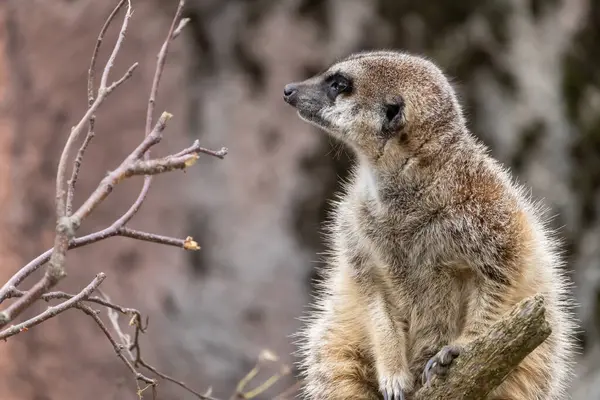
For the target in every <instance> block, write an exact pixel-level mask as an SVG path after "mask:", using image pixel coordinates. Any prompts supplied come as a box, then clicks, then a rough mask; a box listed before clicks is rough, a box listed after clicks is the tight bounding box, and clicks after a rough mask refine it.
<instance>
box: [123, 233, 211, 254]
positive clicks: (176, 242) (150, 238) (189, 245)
mask: <svg viewBox="0 0 600 400" xmlns="http://www.w3.org/2000/svg"><path fill="white" fill-rule="evenodd" d="M118 234H119V235H120V236H124V237H129V238H132V239H137V240H143V241H145V242H152V243H158V244H165V245H167V246H175V247H180V248H182V249H186V250H200V246H198V243H196V242H195V241H194V239H193V238H192V237H191V236H188V237H187V238H186V239H185V240H182V239H176V238H172V237H168V236H163V235H156V234H154V233H148V232H142V231H137V230H134V229H129V228H121V229H119V232H118Z"/></svg>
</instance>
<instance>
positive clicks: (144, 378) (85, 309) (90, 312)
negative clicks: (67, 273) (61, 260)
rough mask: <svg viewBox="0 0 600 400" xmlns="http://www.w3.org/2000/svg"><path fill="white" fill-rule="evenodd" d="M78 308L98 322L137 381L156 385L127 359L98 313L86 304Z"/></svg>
mask: <svg viewBox="0 0 600 400" xmlns="http://www.w3.org/2000/svg"><path fill="white" fill-rule="evenodd" d="M76 307H77V308H78V309H80V310H81V311H83V312H84V313H86V314H87V315H89V316H90V317H92V319H93V320H94V321H95V322H96V324H98V326H99V327H100V329H101V330H102V332H104V335H105V336H106V337H107V339H108V341H109V342H110V343H111V344H112V346H113V348H114V349H115V353H117V356H118V357H119V358H120V359H121V360H123V362H124V363H125V365H126V366H127V368H129V370H130V371H131V373H132V374H133V375H134V376H135V379H136V381H140V380H141V381H143V382H145V383H147V384H149V385H156V381H155V380H154V379H151V378H148V377H147V376H145V375H144V374H141V373H140V372H138V371H137V370H136V369H135V367H134V366H133V364H132V363H131V362H130V361H129V360H128V359H127V357H125V355H124V354H123V346H122V345H119V344H118V343H117V341H116V340H115V339H114V338H113V337H112V335H111V334H110V331H109V330H108V328H107V327H106V325H104V322H102V320H101V319H100V317H98V314H97V313H96V311H94V310H93V309H92V308H90V307H89V306H87V305H85V304H81V303H78V304H77V305H76ZM138 390H139V386H138Z"/></svg>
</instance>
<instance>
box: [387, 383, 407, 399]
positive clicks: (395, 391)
mask: <svg viewBox="0 0 600 400" xmlns="http://www.w3.org/2000/svg"><path fill="white" fill-rule="evenodd" d="M381 392H382V393H383V399H384V400H404V399H405V397H404V390H403V389H402V386H401V385H400V382H399V381H398V380H396V379H385V380H384V381H383V382H382V383H381Z"/></svg>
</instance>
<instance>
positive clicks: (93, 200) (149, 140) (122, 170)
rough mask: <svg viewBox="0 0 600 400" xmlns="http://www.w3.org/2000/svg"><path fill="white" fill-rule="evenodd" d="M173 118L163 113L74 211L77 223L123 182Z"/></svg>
mask: <svg viewBox="0 0 600 400" xmlns="http://www.w3.org/2000/svg"><path fill="white" fill-rule="evenodd" d="M170 118H171V114H169V113H163V115H162V116H161V118H160V119H159V120H158V122H157V123H156V126H155V127H154V129H153V130H152V132H151V134H150V135H148V136H146V138H145V139H144V141H143V142H142V144H140V145H139V146H138V147H137V148H136V149H135V150H134V151H133V152H132V153H131V154H130V155H129V156H128V157H127V158H126V159H125V160H124V161H123V162H122V163H121V165H119V166H118V167H117V168H116V169H115V170H114V171H112V172H111V173H109V174H108V175H107V176H106V177H105V178H104V179H103V180H102V182H100V185H98V187H97V188H96V190H95V191H94V193H92V194H91V195H90V197H89V198H88V199H87V200H86V201H85V202H84V203H83V205H82V206H81V207H79V209H78V210H77V211H75V212H74V213H73V216H72V217H71V218H72V219H73V220H74V221H76V222H75V223H77V224H79V223H80V222H81V221H83V219H84V218H86V217H87V216H88V215H89V214H90V213H91V212H92V211H93V210H94V209H95V208H96V207H98V206H99V205H100V203H101V202H102V201H103V200H104V199H105V198H106V197H107V196H108V195H109V194H110V193H111V192H112V191H113V188H114V187H115V185H117V184H118V183H119V182H121V181H122V180H123V179H124V178H125V177H126V176H127V175H126V173H127V171H128V169H130V168H131V167H132V166H133V165H134V163H136V162H137V161H138V159H139V157H140V156H141V154H142V153H143V152H144V151H146V149H148V148H150V147H151V146H152V145H153V144H156V143H158V142H159V141H160V139H161V138H162V132H163V131H164V129H165V127H166V124H167V121H168V120H169V119H170Z"/></svg>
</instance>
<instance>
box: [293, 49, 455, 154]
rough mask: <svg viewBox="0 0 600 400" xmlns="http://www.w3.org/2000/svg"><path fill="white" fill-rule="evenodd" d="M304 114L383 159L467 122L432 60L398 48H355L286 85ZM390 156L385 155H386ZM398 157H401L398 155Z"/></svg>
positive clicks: (337, 136) (305, 118) (333, 132)
mask: <svg viewBox="0 0 600 400" xmlns="http://www.w3.org/2000/svg"><path fill="white" fill-rule="evenodd" d="M284 100H285V101H286V102H287V103H289V104H290V105H292V106H293V107H295V108H296V109H297V110H298V115H299V116H300V118H302V119H303V120H305V121H307V122H309V123H311V124H314V125H316V126H318V127H320V128H322V129H324V130H325V131H327V132H329V133H330V134H331V135H333V136H334V137H336V138H338V139H340V140H342V141H343V142H345V143H346V144H348V145H349V146H350V147H352V148H354V149H355V151H356V152H357V153H359V155H364V156H367V157H368V158H370V159H380V158H382V156H385V154H386V153H390V152H391V153H395V154H398V153H399V152H400V153H401V154H406V155H410V152H411V148H412V149H417V148H421V147H422V146H423V144H424V143H426V142H428V141H431V139H435V136H436V135H443V134H444V132H448V131H449V129H453V128H456V127H457V126H460V125H463V120H462V115H461V111H460V107H459V105H458V102H457V100H456V96H455V94H454V91H453V89H452V87H451V85H450V83H449V82H448V80H447V79H446V77H445V76H444V74H443V73H442V71H441V70H440V69H439V68H438V67H437V66H435V65H434V64H433V63H432V62H430V61H428V60H425V59H423V58H420V57H416V56H412V55H408V54H405V53H400V52H394V51H376V52H365V53H357V54H353V55H351V56H349V57H347V58H346V59H343V60H341V61H339V62H337V63H335V64H333V65H332V66H331V67H329V68H328V69H327V70H326V71H325V72H323V73H321V74H318V75H316V76H314V77H312V78H309V79H307V80H305V81H303V82H296V83H290V84H288V85H286V86H285V88H284ZM383 158H386V157H383ZM394 158H396V159H397V157H394Z"/></svg>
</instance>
